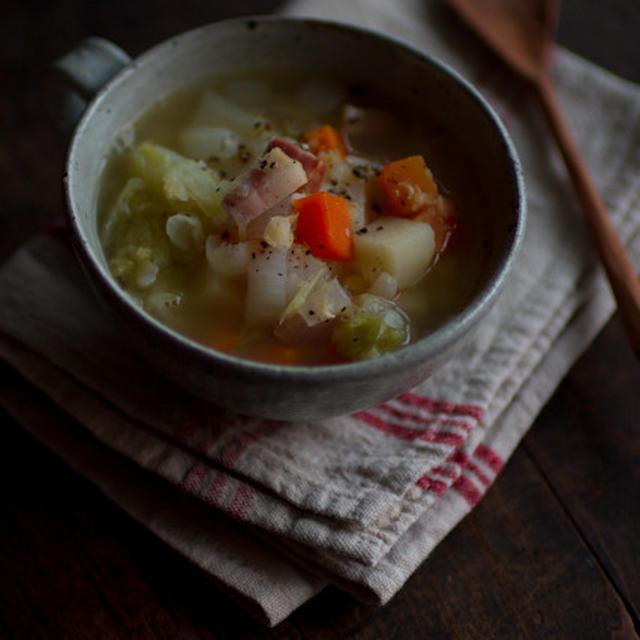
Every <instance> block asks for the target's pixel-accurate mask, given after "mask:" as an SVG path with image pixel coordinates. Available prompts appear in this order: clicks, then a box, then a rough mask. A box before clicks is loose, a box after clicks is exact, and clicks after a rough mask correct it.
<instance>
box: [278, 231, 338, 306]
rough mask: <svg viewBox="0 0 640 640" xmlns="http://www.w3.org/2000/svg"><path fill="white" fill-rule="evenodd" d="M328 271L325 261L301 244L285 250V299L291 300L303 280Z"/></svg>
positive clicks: (307, 280)
mask: <svg viewBox="0 0 640 640" xmlns="http://www.w3.org/2000/svg"><path fill="white" fill-rule="evenodd" d="M321 271H322V272H325V271H328V267H327V265H326V263H324V262H323V261H322V260H318V258H316V257H314V256H312V255H311V252H310V251H309V250H308V249H307V248H306V247H305V246H304V245H301V244H294V245H293V247H291V249H289V251H288V252H287V299H288V300H291V299H292V298H293V297H294V295H296V293H297V291H298V290H299V289H300V287H301V286H302V285H303V284H304V283H305V282H311V281H312V280H313V278H315V277H316V275H317V274H318V273H319V272H321Z"/></svg>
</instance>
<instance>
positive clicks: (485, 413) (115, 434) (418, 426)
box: [0, 0, 640, 624]
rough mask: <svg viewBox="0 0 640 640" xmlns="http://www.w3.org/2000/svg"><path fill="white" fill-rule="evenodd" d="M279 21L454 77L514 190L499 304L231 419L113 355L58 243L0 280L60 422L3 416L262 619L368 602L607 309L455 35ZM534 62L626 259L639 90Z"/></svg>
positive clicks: (555, 192)
mask: <svg viewBox="0 0 640 640" xmlns="http://www.w3.org/2000/svg"><path fill="white" fill-rule="evenodd" d="M287 12H289V13H296V14H304V15H313V16H317V17H328V18H334V19H338V18H339V19H341V20H344V21H347V22H353V23H357V24H361V25H364V26H366V27H370V28H375V29H379V30H382V31H386V32H387V33H389V34H391V35H393V36H396V37H399V38H403V39H405V40H407V41H409V42H410V43H412V44H413V45H414V46H416V47H418V48H420V49H422V50H424V51H426V52H427V53H430V54H432V55H435V56H436V57H439V58H440V59H442V60H444V61H445V62H447V63H449V64H450V65H451V66H453V67H454V68H456V69H457V70H458V71H459V72H461V73H462V74H463V75H464V76H466V77H467V78H469V79H470V80H471V81H472V82H473V83H474V84H475V85H476V86H477V87H478V88H479V89H480V90H481V91H482V92H483V93H484V95H485V96H486V97H487V98H488V99H489V100H490V101H491V102H492V103H493V105H494V107H495V108H496V110H497V112H498V113H499V114H500V115H501V116H502V118H503V120H504V121H505V123H506V124H507V126H508V128H509V130H510V133H511V135H512V137H513V139H514V142H515V145H516V147H517V149H518V152H519V154H520V157H521V160H522V164H523V167H524V172H525V180H526V184H527V190H528V196H527V201H528V208H529V226H528V230H527V232H526V237H525V242H524V247H523V251H522V253H521V256H520V259H519V262H518V264H517V267H516V269H515V271H514V273H513V275H512V277H511V278H510V280H509V282H508V285H507V291H506V292H505V293H504V294H503V295H502V296H501V298H500V299H499V301H498V303H497V304H496V305H495V307H494V309H493V310H492V311H491V313H490V315H489V316H488V317H487V319H486V320H485V321H484V322H483V323H482V325H481V327H480V328H479V330H478V332H477V333H476V335H475V338H474V340H473V341H472V342H470V343H469V344H467V345H465V346H464V347H463V348H462V349H461V350H460V351H459V353H458V354H457V356H456V357H455V358H454V359H453V360H452V361H450V362H449V363H447V364H446V365H445V366H443V367H442V368H441V369H439V370H438V371H437V372H436V373H435V374H434V375H433V376H432V377H431V378H430V379H429V380H428V381H426V382H425V383H423V384H421V385H419V386H418V387H417V388H415V389H413V390H411V391H409V392H407V393H405V394H403V395H401V396H400V397H398V398H396V399H394V400H392V401H390V402H387V403H385V404H383V405H381V406H378V407H373V408H370V409H368V410H365V411H361V412H359V413H357V414H354V415H351V416H342V417H339V418H335V419H332V420H326V421H321V422H314V423H310V422H295V423H279V422H274V421H265V420H259V419H253V418H246V417H242V416H238V415H234V414H231V413H230V412H228V411H226V410H223V409H221V408H219V407H215V406H212V405H210V404H208V403H206V402H204V401H203V400H200V399H197V398H194V397H191V396H189V395H188V394H187V393H185V392H184V391H182V390H180V389H177V388H176V387H175V386H174V385H172V384H171V383H169V382H168V381H166V380H165V379H164V378H162V377H161V376H159V375H157V374H155V373H154V372H152V371H149V369H148V368H147V367H146V366H145V364H144V363H143V362H140V361H139V360H138V359H137V358H136V356H135V355H134V354H132V353H130V352H129V351H128V349H127V345H126V343H125V342H124V341H123V340H122V337H121V336H120V335H119V333H118V331H117V330H116V329H114V327H112V326H111V325H110V324H109V323H108V322H107V320H106V319H105V317H104V316H103V314H102V313H101V311H100V308H99V307H98V306H97V304H96V302H95V301H94V299H93V297H92V295H91V293H90V292H89V290H88V288H87V286H86V284H85V282H84V280H83V277H82V275H81V274H80V271H79V269H78V268H77V266H76V263H75V261H74V259H73V256H72V254H71V251H70V248H69V245H68V243H67V241H66V239H65V238H64V237H61V236H60V234H56V233H52V234H48V235H44V236H40V237H38V238H35V239H34V240H32V241H31V242H29V243H28V244H27V245H26V246H24V247H23V248H22V249H20V250H19V251H18V252H17V253H16V254H15V255H14V256H13V257H12V258H11V259H10V260H9V261H8V262H7V263H6V264H5V265H4V266H3V268H2V269H1V270H0V357H2V358H3V360H5V361H6V362H7V363H9V364H10V365H11V366H13V367H15V369H16V370H17V371H18V372H19V373H20V374H21V376H22V377H23V378H24V379H25V380H27V381H29V382H30V383H31V384H32V385H34V386H35V387H36V388H37V389H39V390H40V391H41V392H44V394H45V395H46V396H47V398H48V401H49V402H50V403H51V404H53V405H55V406H57V407H59V408H61V409H62V410H63V411H64V414H65V416H66V419H62V418H61V417H60V415H59V414H58V413H56V414H55V415H56V417H55V418H54V416H53V412H50V413H51V414H52V415H51V418H50V420H47V419H46V416H43V415H42V411H40V412H39V411H38V408H37V407H36V406H35V405H34V404H33V403H32V402H29V401H28V399H27V398H26V397H25V396H24V394H22V395H21V394H20V393H18V392H11V390H5V391H3V392H2V394H1V395H0V398H2V401H3V402H4V403H5V405H6V406H7V407H8V409H9V410H10V411H11V412H12V413H13V415H15V416H16V418H17V419H18V420H19V421H21V422H22V423H23V424H24V425H25V426H26V427H27V428H28V429H30V430H31V431H32V432H33V433H34V434H35V435H36V436H37V437H39V438H41V439H42V440H43V441H44V442H45V443H46V444H48V445H49V446H51V447H52V448H53V449H54V450H56V451H57V452H58V453H59V454H60V455H61V456H62V457H63V458H65V459H66V460H67V461H68V462H69V463H70V464H71V465H72V466H74V467H75V468H76V469H78V471H79V472H80V473H82V474H84V475H86V476H87V477H89V478H90V479H91V480H92V481H93V482H95V483H96V485H97V486H98V487H100V488H101V489H102V490H103V491H104V492H105V493H106V494H107V495H108V496H110V497H111V498H112V499H113V500H114V501H116V502H117V503H118V504H120V505H122V507H123V508H125V509H126V510H127V511H128V512H129V513H130V514H131V515H133V516H134V517H135V518H137V519H138V520H139V521H140V522H142V523H143V524H145V525H146V526H147V527H149V529H150V530H151V531H153V532H154V533H156V534H157V535H158V536H159V537H160V538H162V539H163V540H165V541H166V542H167V543H168V544H170V545H171V546H172V547H174V548H175V549H177V550H178V551H180V552H181V553H183V554H184V555H185V556H187V557H188V558H189V559H190V560H192V561H193V562H194V563H195V564H197V565H198V566H200V567H202V568H203V569H204V570H205V571H206V572H208V573H209V574H210V575H211V576H212V577H214V578H215V579H217V580H218V581H219V582H220V583H221V584H223V585H225V586H226V587H228V588H229V589H230V590H231V591H232V592H233V593H235V594H237V595H239V596H242V597H244V598H246V599H248V600H249V601H251V603H252V604H253V610H254V611H255V610H257V611H259V612H261V614H262V616H263V618H264V619H265V620H266V621H267V622H268V623H270V624H276V623H277V622H279V621H281V620H282V619H284V618H285V617H286V616H287V615H289V613H291V611H293V610H294V609H295V608H296V607H297V606H299V605H300V604H302V603H303V602H304V601H306V600H307V599H309V598H310V597H312V596H313V594H315V593H317V592H318V591H319V590H320V589H321V588H322V587H323V586H324V585H325V584H328V583H333V584H336V585H338V586H340V587H342V588H343V589H345V590H347V591H349V592H350V593H353V594H354V595H355V596H356V597H358V598H360V599H362V600H363V601H367V602H375V603H384V602H387V601H388V600H389V598H391V597H392V596H393V595H394V594H395V593H396V592H397V591H398V589H400V588H401V587H402V585H403V584H404V582H405V581H406V580H407V578H408V577H409V575H410V574H411V573H412V572H413V571H414V570H415V569H416V568H417V567H418V566H419V564H420V563H421V562H423V561H424V559H425V558H426V557H427V556H428V555H429V554H430V553H431V551H432V550H433V548H434V547H435V546H436V545H437V544H438V542H439V541H440V540H442V539H443V537H444V536H445V535H446V534H447V533H448V532H449V531H451V529H452V528H453V527H454V526H455V525H456V524H457V523H458V522H459V521H460V520H461V519H462V518H463V517H464V516H465V515H466V514H467V513H468V512H469V511H470V510H471V509H472V508H473V506H474V505H476V504H477V503H478V501H479V500H480V498H481V497H482V495H483V494H484V493H485V492H486V490H487V488H488V487H489V486H491V484H492V483H493V481H494V480H495V478H496V475H497V474H498V473H499V471H500V469H501V468H502V466H503V465H504V463H505V461H506V460H507V458H508V457H509V455H510V454H511V452H512V451H513V450H514V448H515V447H516V445H517V443H518V442H519V440H520V439H521V438H522V436H523V435H524V433H525V432H526V430H527V428H528V427H529V426H530V425H531V423H532V421H533V419H534V417H535V416H536V415H537V413H538V411H539V410H540V409H541V407H542V405H543V404H544V402H545V401H546V399H547V398H548V397H549V396H550V394H551V393H552V392H553V390H554V388H555V386H556V385H557V383H558V382H559V380H560V379H561V378H562V376H563V375H564V374H565V372H566V371H567V369H568V368H569V367H570V366H571V364H572V363H573V362H574V361H575V359H576V358H577V357H578V355H579V354H580V352H581V351H582V350H583V349H584V348H585V347H586V346H587V345H588V344H589V342H590V341H591V340H592V339H593V337H594V336H595V334H596V333H597V331H598V330H599V329H600V328H601V327H602V325H603V324H604V323H605V321H606V320H607V318H608V317H609V316H610V315H611V313H612V311H613V308H614V304H613V301H612V299H611V296H610V294H609V290H608V288H607V284H606V282H605V280H604V278H603V276H602V273H601V270H600V268H599V266H598V264H597V263H596V261H595V257H594V252H593V250H592V248H591V245H590V242H589V240H588V238H587V236H586V232H585V231H584V224H583V222H582V218H581V213H580V211H579V209H578V206H577V204H576V201H575V199H574V196H573V193H572V191H571V189H570V186H569V184H568V181H567V177H566V174H565V171H564V169H563V167H562V166H561V164H560V162H559V160H558V156H557V152H556V151H555V149H554V147H553V145H552V143H551V141H550V138H549V136H548V135H547V134H546V129H545V125H544V123H543V122H542V121H541V119H540V117H539V115H538V111H537V110H536V108H535V105H532V104H531V103H530V101H529V100H528V95H527V92H526V88H525V87H524V86H523V85H522V84H520V83H519V82H518V81H516V80H515V79H514V78H513V76H512V75H510V73H509V72H508V71H507V70H505V69H504V68H503V67H502V66H500V65H499V63H497V61H496V60H495V58H494V57H493V56H492V55H491V54H490V53H488V52H487V51H485V50H484V49H482V48H481V47H480V45H479V44H478V43H476V42H475V41H474V42H472V43H470V42H468V41H467V40H466V32H465V31H464V30H463V29H461V27H460V25H459V23H458V22H457V21H456V20H455V19H454V18H453V16H452V15H451V14H450V13H448V12H447V11H446V10H445V9H444V8H443V7H442V5H441V3H440V2H436V1H435V0H434V1H430V2H428V1H425V0H420V1H419V2H418V0H398V1H396V2H394V3H393V4H392V5H391V4H388V3H386V2H384V0H358V1H356V0H353V1H352V2H350V3H344V2H341V1H340V0H323V1H322V2H320V1H319V0H301V1H299V2H294V3H292V4H291V5H288V7H287ZM554 71H555V80H556V84H557V87H558V91H559V94H560V100H561V102H562V104H563V106H564V107H565V108H566V111H567V114H568V116H569V121H570V125H571V127H572V129H573V131H574V133H575V134H576V137H577V139H578V140H579V141H580V143H581V150H582V151H583V153H584V157H585V159H586V161H587V164H588V165H589V166H590V167H591V169H592V170H593V173H594V177H595V179H596V182H597V184H598V186H599V188H600V190H601V193H602V195H603V197H604V199H605V201H606V204H607V206H608V208H609V212H610V214H611V217H612V219H613V220H614V222H615V224H616V226H617V228H618V230H619V232H620V235H621V236H622V238H623V240H624V241H625V242H626V244H627V246H628V247H629V250H630V252H631V255H632V258H633V260H634V261H635V262H636V264H638V263H640V234H639V231H640V197H639V194H640V89H639V88H638V87H636V86H633V85H631V84H630V83H627V82H624V81H622V80H619V79H617V78H614V77H613V76H611V75H610V74H608V73H606V72H604V71H602V70H599V69H597V68H595V67H594V66H592V65H590V64H588V63H586V62H585V61H583V60H580V59H578V58H577V57H575V56H573V55H571V54H569V53H567V52H565V51H562V50H558V51H557V55H556V56H555V60H554ZM390 73H391V72H390ZM390 81H392V78H391V77H390ZM185 494H186V495H188V496H191V497H192V498H193V499H187V498H186V497H185ZM222 514H224V515H222ZM225 516H227V517H225ZM237 523H242V525H244V527H243V529H242V534H241V535H242V536H243V538H242V540H245V539H246V540H247V541H248V542H247V544H246V545H245V544H240V543H239V541H240V538H239V537H238V536H239V534H238V533H237V529H238V524H237Z"/></svg>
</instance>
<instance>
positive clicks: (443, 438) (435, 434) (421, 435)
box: [355, 407, 464, 447]
mask: <svg viewBox="0 0 640 640" xmlns="http://www.w3.org/2000/svg"><path fill="white" fill-rule="evenodd" d="M378 408H380V407H378ZM355 417H356V418H359V419H360V420H362V421H363V422H365V423H366V424H368V425H369V426H372V427H375V428H376V429H378V430H379V431H382V432H383V433H387V434H389V435H392V436H395V437H397V438H402V439H403V440H416V439H418V440H424V441H426V442H434V443H436V444H446V445H449V446H452V447H459V446H460V445H461V444H462V443H463V442H464V437H463V436H461V435H460V434H459V433H453V432H451V431H437V430H436V429H416V428H413V427H406V426H404V425H400V424H397V423H394V422H391V421H389V420H383V419H382V418H380V417H379V416H376V415H374V414H372V413H370V412H369V411H359V412H358V413H356V414H355Z"/></svg>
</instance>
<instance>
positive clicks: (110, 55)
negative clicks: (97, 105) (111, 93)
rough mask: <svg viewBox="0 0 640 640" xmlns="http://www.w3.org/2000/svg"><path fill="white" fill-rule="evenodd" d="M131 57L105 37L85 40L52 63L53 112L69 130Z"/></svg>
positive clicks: (58, 124)
mask: <svg viewBox="0 0 640 640" xmlns="http://www.w3.org/2000/svg"><path fill="white" fill-rule="evenodd" d="M130 62H131V58H130V57H129V55H127V54H126V53H125V52H124V51H123V50H122V49H121V48H120V47H118V46H117V45H115V44H114V43H113V42H110V41H109V40H105V39H104V38H97V37H91V38H87V39H86V40H83V41H82V42H81V43H80V44H79V45H78V46H77V47H76V48H75V49H73V50H72V51H70V52H69V53H67V54H66V55H64V56H62V57H61V58H59V59H58V60H56V61H55V62H53V63H52V64H51V70H52V72H53V73H52V75H51V80H53V83H52V87H50V93H52V94H54V95H53V96H52V98H53V100H52V101H51V103H50V104H52V107H53V114H52V115H53V116H54V119H55V121H56V124H57V126H58V128H59V129H60V130H61V131H62V132H63V133H65V134H68V133H70V132H71V131H72V129H73V127H74V126H75V124H76V123H77V122H78V120H79V119H80V116H81V115H82V113H83V112H84V110H85V108H86V106H87V104H88V102H89V101H90V100H91V99H92V98H93V96H94V95H95V94H96V93H98V91H99V90H100V89H101V88H102V87H103V86H104V85H105V84H106V83H107V82H108V81H109V80H110V79H111V78H112V77H113V76H114V75H115V74H116V73H118V71H120V69H122V68H123V67H125V66H127V65H128V64H129V63H130Z"/></svg>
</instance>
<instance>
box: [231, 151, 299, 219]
mask: <svg viewBox="0 0 640 640" xmlns="http://www.w3.org/2000/svg"><path fill="white" fill-rule="evenodd" d="M238 180H239V184H238V186H236V187H235V188H234V189H232V190H231V191H229V193H227V195H226V196H225V197H224V199H223V201H222V206H223V207H224V208H225V209H226V210H227V212H228V213H229V215H230V216H231V217H232V218H233V220H234V222H235V223H236V224H238V225H240V224H247V223H249V222H251V220H253V219H255V218H257V217H258V216H260V215H261V214H263V213H264V212H265V211H268V210H269V209H271V208H272V207H274V206H276V205H277V204H278V203H280V202H282V201H283V200H285V199H286V198H288V197H289V196H290V195H291V194H292V193H294V192H295V191H297V190H298V189H299V188H300V187H302V186H304V185H305V184H306V183H307V182H308V176H307V173H306V172H305V170H304V167H303V165H302V163H301V162H299V161H298V160H296V159H295V158H292V157H291V156H289V154H287V153H285V152H284V151H283V150H282V149H280V148H278V147H274V148H272V149H268V150H267V152H266V153H265V154H264V155H263V156H262V158H261V159H260V160H259V163H258V166H257V167H253V168H251V169H249V170H248V171H246V172H244V173H243V174H241V175H240V176H239V177H238Z"/></svg>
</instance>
